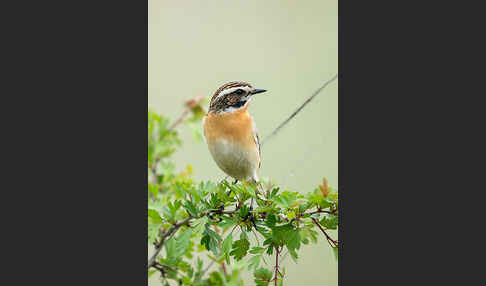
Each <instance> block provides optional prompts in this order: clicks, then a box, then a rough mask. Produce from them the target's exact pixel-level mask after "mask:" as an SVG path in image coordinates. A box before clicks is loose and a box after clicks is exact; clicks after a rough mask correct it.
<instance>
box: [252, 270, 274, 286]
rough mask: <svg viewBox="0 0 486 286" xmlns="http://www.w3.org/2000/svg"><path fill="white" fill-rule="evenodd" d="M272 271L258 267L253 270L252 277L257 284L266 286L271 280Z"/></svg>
mask: <svg viewBox="0 0 486 286" xmlns="http://www.w3.org/2000/svg"><path fill="white" fill-rule="evenodd" d="M272 276H273V273H272V271H270V270H268V269H265V268H259V269H257V270H255V271H254V272H253V277H254V278H255V283H256V285H257V286H266V285H268V283H270V280H272Z"/></svg>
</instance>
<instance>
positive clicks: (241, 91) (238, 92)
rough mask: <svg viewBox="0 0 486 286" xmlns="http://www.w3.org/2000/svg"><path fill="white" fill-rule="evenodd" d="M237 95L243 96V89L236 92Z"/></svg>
mask: <svg viewBox="0 0 486 286" xmlns="http://www.w3.org/2000/svg"><path fill="white" fill-rule="evenodd" d="M235 93H236V94H238V95H242V94H243V90H242V89H237V90H236V91H235Z"/></svg>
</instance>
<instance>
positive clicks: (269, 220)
mask: <svg viewBox="0 0 486 286" xmlns="http://www.w3.org/2000/svg"><path fill="white" fill-rule="evenodd" d="M276 222H277V218H276V217H275V215H274V214H268V215H267V218H266V219H265V225H266V226H268V227H270V228H272V227H274V226H275V223H276Z"/></svg>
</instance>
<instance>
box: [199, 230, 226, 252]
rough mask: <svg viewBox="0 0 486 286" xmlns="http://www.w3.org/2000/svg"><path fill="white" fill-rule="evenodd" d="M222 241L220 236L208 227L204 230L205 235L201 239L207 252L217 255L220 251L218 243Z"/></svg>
mask: <svg viewBox="0 0 486 286" xmlns="http://www.w3.org/2000/svg"><path fill="white" fill-rule="evenodd" d="M221 240H222V239H221V236H219V234H217V233H216V232H214V231H213V230H211V229H209V227H207V226H206V229H205V230H204V235H203V237H202V238H201V244H203V245H204V246H205V247H206V249H207V250H210V251H212V252H213V253H214V255H217V253H218V249H219V245H218V241H221Z"/></svg>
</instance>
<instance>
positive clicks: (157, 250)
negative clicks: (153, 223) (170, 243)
mask: <svg viewBox="0 0 486 286" xmlns="http://www.w3.org/2000/svg"><path fill="white" fill-rule="evenodd" d="M236 211H237V209H236V210H234V211H225V212H223V213H225V214H234V213H235V212H236ZM212 212H214V211H205V212H203V213H201V215H199V216H198V217H193V216H189V217H187V218H186V219H184V220H183V221H181V222H179V223H176V224H173V225H172V226H171V227H170V228H169V230H167V231H166V232H164V233H163V234H162V237H161V238H160V241H159V242H158V243H157V244H156V245H155V252H154V254H152V257H150V259H149V261H148V267H147V268H150V267H153V266H154V265H155V262H156V261H155V259H156V258H157V255H159V253H160V251H161V250H162V247H163V246H164V243H165V240H166V239H167V237H169V239H170V237H171V236H172V235H174V234H175V233H176V232H177V230H179V228H180V227H181V226H183V225H189V223H190V221H191V219H194V218H201V217H203V216H207V215H208V214H210V213H212Z"/></svg>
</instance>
